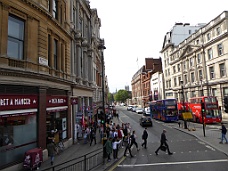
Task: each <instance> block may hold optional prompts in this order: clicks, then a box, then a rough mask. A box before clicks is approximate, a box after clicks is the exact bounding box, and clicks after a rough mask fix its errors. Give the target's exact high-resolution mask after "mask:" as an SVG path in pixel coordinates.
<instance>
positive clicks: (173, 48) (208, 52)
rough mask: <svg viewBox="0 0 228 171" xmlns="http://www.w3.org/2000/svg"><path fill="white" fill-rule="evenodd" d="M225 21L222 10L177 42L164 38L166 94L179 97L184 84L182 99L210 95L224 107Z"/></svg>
mask: <svg viewBox="0 0 228 171" xmlns="http://www.w3.org/2000/svg"><path fill="white" fill-rule="evenodd" d="M227 23H228V12H227V11H224V12H222V13H221V14H220V15H219V16H217V17H216V18H214V19H212V20H211V21H210V22H209V23H207V24H205V25H204V26H202V27H201V28H199V29H198V30H196V32H195V33H193V34H191V35H190V36H189V37H187V38H186V39H184V40H183V41H182V42H180V43H179V44H177V45H175V44H173V43H172V42H164V46H163V49H162V50H161V53H162V59H163V64H164V65H163V66H164V67H163V71H164V80H165V98H178V99H179V100H180V99H181V98H182V96H181V86H183V88H184V97H185V101H187V100H188V99H189V98H191V97H197V96H202V95H204V96H211V95H212V96H216V97H217V99H218V102H219V105H220V106H222V107H223V97H224V96H225V95H226V96H227V95H228V77H227V75H228V48H227V45H228V39H227V38H228V36H227V35H228V24H227ZM181 83H183V84H182V85H181ZM224 116H225V114H224Z"/></svg>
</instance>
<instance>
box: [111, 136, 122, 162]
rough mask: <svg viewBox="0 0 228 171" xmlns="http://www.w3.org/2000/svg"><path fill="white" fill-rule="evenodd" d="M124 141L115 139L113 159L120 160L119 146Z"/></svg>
mask: <svg viewBox="0 0 228 171" xmlns="http://www.w3.org/2000/svg"><path fill="white" fill-rule="evenodd" d="M121 141H122V140H119V141H118V139H117V138H115V139H114V142H113V143H112V149H113V159H118V145H119V144H120V143H121Z"/></svg>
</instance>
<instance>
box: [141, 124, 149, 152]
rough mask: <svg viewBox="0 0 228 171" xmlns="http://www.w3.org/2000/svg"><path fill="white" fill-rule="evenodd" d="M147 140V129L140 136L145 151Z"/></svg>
mask: <svg viewBox="0 0 228 171" xmlns="http://www.w3.org/2000/svg"><path fill="white" fill-rule="evenodd" d="M147 138H148V133H147V128H145V129H144V131H143V134H142V139H143V143H142V147H143V146H144V148H145V149H146V148H147Z"/></svg>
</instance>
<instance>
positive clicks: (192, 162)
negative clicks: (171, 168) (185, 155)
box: [118, 159, 228, 167]
mask: <svg viewBox="0 0 228 171" xmlns="http://www.w3.org/2000/svg"><path fill="white" fill-rule="evenodd" d="M218 162H228V159H220V160H202V161H188V162H172V163H171V162H167V163H151V164H135V165H118V167H142V166H159V165H181V164H196V163H218Z"/></svg>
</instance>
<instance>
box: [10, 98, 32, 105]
mask: <svg viewBox="0 0 228 171" xmlns="http://www.w3.org/2000/svg"><path fill="white" fill-rule="evenodd" d="M14 102H15V103H14V104H15V105H30V99H27V98H24V99H15V100H14Z"/></svg>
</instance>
